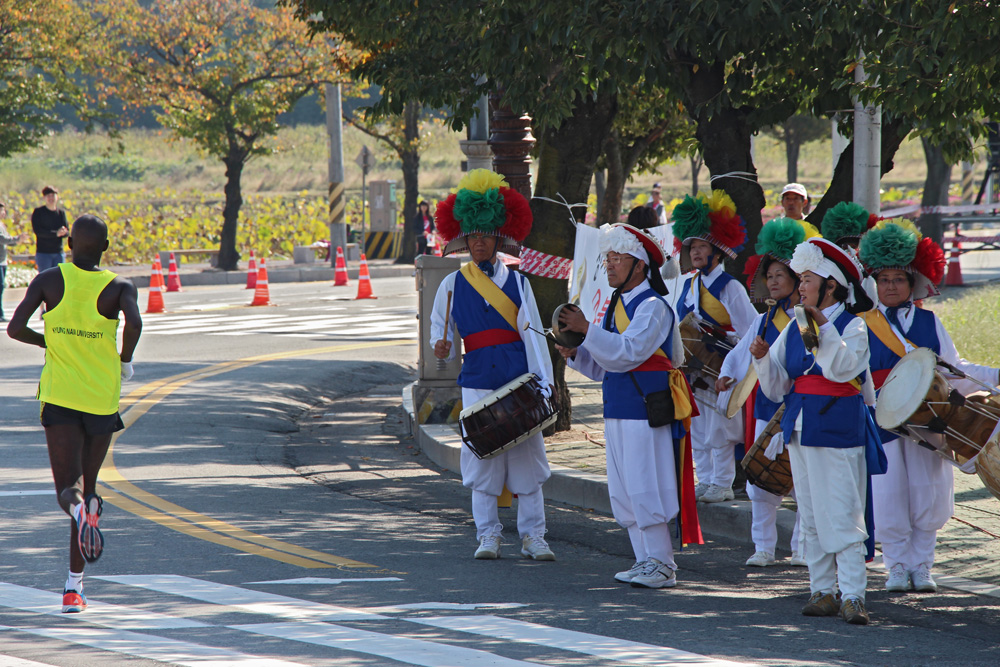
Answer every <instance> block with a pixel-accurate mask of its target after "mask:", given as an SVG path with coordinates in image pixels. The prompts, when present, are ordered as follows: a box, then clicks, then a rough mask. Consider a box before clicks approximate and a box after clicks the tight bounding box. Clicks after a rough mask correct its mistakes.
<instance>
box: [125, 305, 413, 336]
mask: <svg viewBox="0 0 1000 667" xmlns="http://www.w3.org/2000/svg"><path fill="white" fill-rule="evenodd" d="M294 310H295V311H297V312H302V311H309V312H310V314H308V315H300V314H294V315H289V314H279V313H260V312H256V313H252V314H245V315H240V314H234V313H228V312H224V313H190V314H188V313H171V314H164V315H156V316H150V317H147V318H145V319H144V326H143V333H144V334H146V335H191V334H202V335H208V336H246V335H252V334H274V335H290V336H296V337H302V332H311V333H313V334H325V335H331V336H356V335H368V334H383V335H385V334H387V332H389V334H388V335H392V336H395V337H400V336H404V337H410V336H412V337H416V336H417V335H418V333H417V321H416V311H415V310H413V309H412V308H409V307H393V308H384V307H383V308H379V309H377V310H372V309H365V310H364V311H363V312H358V311H354V312H348V311H347V310H346V309H345V308H342V307H326V306H324V307H321V308H308V309H307V308H297V309H294Z"/></svg>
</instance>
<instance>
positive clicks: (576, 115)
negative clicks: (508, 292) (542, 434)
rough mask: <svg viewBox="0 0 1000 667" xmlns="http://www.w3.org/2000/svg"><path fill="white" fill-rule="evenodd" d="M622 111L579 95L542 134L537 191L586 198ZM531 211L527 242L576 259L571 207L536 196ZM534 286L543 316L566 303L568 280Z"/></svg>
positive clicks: (562, 388)
mask: <svg viewBox="0 0 1000 667" xmlns="http://www.w3.org/2000/svg"><path fill="white" fill-rule="evenodd" d="M617 110H618V101H617V98H616V97H614V96H605V95H598V96H597V98H596V99H595V98H593V97H588V98H586V99H584V98H577V99H576V101H575V104H574V107H573V115H572V116H570V117H569V118H567V119H566V120H564V121H563V123H562V125H560V126H559V127H558V128H551V129H547V130H545V131H544V132H543V134H542V136H541V139H540V140H539V143H538V175H537V180H536V183H535V194H536V195H538V196H541V197H548V198H549V199H556V200H558V198H557V197H556V195H557V194H561V195H562V196H563V197H565V198H566V201H568V202H570V203H576V202H581V201H587V194H588V193H589V192H590V179H591V178H592V177H593V173H594V167H595V165H596V164H597V159H598V157H600V155H601V151H602V149H603V148H604V142H605V139H606V138H607V136H608V133H609V132H610V131H611V123H612V121H613V120H614V117H615V113H616V112H617ZM531 212H532V214H533V215H534V218H535V222H534V225H533V227H532V229H531V234H529V235H528V238H527V239H526V240H525V245H526V246H527V247H529V248H533V249H535V250H538V251H541V252H544V253H548V254H550V255H556V256H557V257H572V256H573V246H574V244H575V242H576V240H575V234H574V233H573V231H572V229H571V223H570V221H569V219H568V215H569V213H568V211H567V210H566V207H565V206H561V205H559V204H553V203H551V202H548V201H543V200H541V199H533V200H532V201H531ZM573 212H574V215H575V216H576V220H577V222H578V223H582V222H583V220H584V209H582V208H579V209H574V211H573ZM531 284H532V289H533V290H534V292H535V298H536V300H537V302H538V309H539V314H540V315H541V317H542V321H543V322H546V321H548V319H549V318H550V317H551V316H552V312H553V311H554V310H555V309H556V307H557V306H559V304H562V303H565V302H566V299H567V298H568V295H567V291H566V290H567V283H566V281H565V280H554V279H551V278H539V277H537V276H531ZM549 351H550V353H551V355H552V366H553V370H554V373H555V382H556V400H557V401H558V402H559V405H560V410H559V418H558V420H557V421H556V424H555V430H557V431H565V430H567V429H569V428H570V420H571V417H572V406H571V404H570V396H569V391H568V389H567V387H566V379H565V370H566V364H565V362H564V361H563V359H562V357H561V356H560V355H559V354H558V353H557V352H556V351H555V348H553V347H551V346H550V349H549Z"/></svg>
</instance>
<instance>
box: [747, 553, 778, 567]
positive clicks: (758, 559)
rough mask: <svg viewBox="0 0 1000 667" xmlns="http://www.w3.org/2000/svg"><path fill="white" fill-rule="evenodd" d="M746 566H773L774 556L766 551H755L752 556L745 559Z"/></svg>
mask: <svg viewBox="0 0 1000 667" xmlns="http://www.w3.org/2000/svg"><path fill="white" fill-rule="evenodd" d="M747 565H749V566H750V567H767V566H768V565H774V554H772V553H768V552H766V551H757V552H755V553H754V555H753V556H750V558H747Z"/></svg>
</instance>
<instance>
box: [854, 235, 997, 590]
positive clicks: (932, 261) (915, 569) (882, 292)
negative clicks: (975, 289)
mask: <svg viewBox="0 0 1000 667" xmlns="http://www.w3.org/2000/svg"><path fill="white" fill-rule="evenodd" d="M859 256H860V258H861V262H862V263H863V264H864V265H865V267H866V269H867V271H868V273H869V274H870V275H872V276H874V278H875V285H876V287H877V289H878V306H877V308H875V309H873V310H871V311H869V312H867V313H863V314H862V315H861V317H863V318H864V319H865V321H866V322H867V324H868V339H869V348H870V350H871V360H870V364H871V370H872V379H873V380H874V382H875V387H876V389H881V387H882V383H883V382H885V379H886V376H887V375H888V374H889V372H890V371H891V370H892V367H893V366H895V365H896V363H897V362H898V361H899V360H900V358H901V357H903V356H904V355H905V354H906V353H908V352H912V351H913V350H914V349H915V348H917V347H926V348H930V349H931V350H933V351H934V352H935V354H937V355H938V356H939V357H941V358H942V359H943V360H944V361H946V362H948V363H950V364H951V365H953V366H955V367H957V368H958V369H960V370H962V371H963V372H965V373H966V374H968V375H969V376H970V377H973V378H975V379H977V380H980V381H982V382H985V383H988V384H990V385H993V386H996V385H997V380H998V378H997V369H995V368H989V367H986V366H979V365H976V364H972V363H969V362H967V361H965V360H964V359H962V358H960V357H959V356H958V351H957V350H956V349H955V344H954V343H953V342H952V340H951V336H949V335H948V332H947V331H945V329H944V327H943V326H942V325H941V320H939V319H938V318H937V316H936V315H935V314H934V313H933V312H931V311H929V310H925V309H922V308H915V307H914V306H913V301H914V300H915V299H926V298H928V297H932V296H936V295H937V294H938V291H937V288H936V287H935V285H937V284H938V283H940V282H941V279H942V278H943V277H944V266H945V260H944V253H943V252H942V251H941V248H940V247H939V246H938V245H937V244H936V243H934V241H932V240H931V239H930V238H927V237H924V236H922V235H921V234H920V232H919V231H917V228H916V227H914V226H913V223H911V222H909V221H906V220H902V221H898V222H896V221H888V220H886V221H883V222H880V223H878V224H877V225H876V226H875V228H874V229H872V230H871V231H869V232H868V233H867V234H865V235H864V236H863V237H862V238H861V245H860V247H859ZM879 434H880V435H881V437H882V446H883V448H884V449H885V454H886V457H887V458H888V461H889V468H888V470H887V471H886V474H884V475H880V476H878V477H873V478H872V492H873V500H874V504H875V538H876V540H878V541H880V542H881V543H882V558H883V560H884V561H885V567H886V569H887V570H888V571H889V578H888V580H887V581H886V584H885V589H886V590H887V591H896V592H902V591H907V590H910V589H911V588H912V589H913V590H916V591H924V592H933V591H936V590H937V583H936V582H935V581H934V578H933V577H932V576H931V568H932V567H933V565H934V545H935V542H936V540H937V531H938V530H939V529H940V528H941V527H942V526H944V524H945V523H946V522H947V521H948V519H949V518H950V517H951V515H952V513H953V510H954V476H953V471H952V466H951V464H950V463H948V461H946V460H945V459H944V458H942V457H940V456H938V455H936V454H935V453H934V452H932V451H931V450H929V449H927V448H925V447H922V446H920V445H918V444H917V443H915V442H913V441H912V440H910V439H908V438H901V437H900V436H898V435H896V434H895V433H890V432H889V431H883V430H880V431H879Z"/></svg>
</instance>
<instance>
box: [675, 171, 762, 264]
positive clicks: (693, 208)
mask: <svg viewBox="0 0 1000 667" xmlns="http://www.w3.org/2000/svg"><path fill="white" fill-rule="evenodd" d="M670 218H671V219H672V220H673V221H674V224H673V227H672V228H671V229H672V231H673V234H674V252H675V254H677V255H678V256H679V257H680V261H681V271H683V272H684V273H687V272H688V271H693V270H694V267H693V266H692V265H691V242H692V241H694V240H695V239H701V240H702V241H706V242H707V243H710V244H712V246H713V247H715V248H718V249H719V250H721V251H722V252H723V254H725V256H726V257H728V258H729V259H736V255H738V254H739V253H740V251H741V250H743V246H744V245H746V242H747V225H746V222H745V221H744V220H743V218H741V217H740V216H738V215H737V214H736V204H735V203H734V202H733V199H732V197H730V196H729V195H727V194H726V191H725V190H712V192H711V194H708V195H706V194H705V193H703V192H699V193H698V196H697V197H692V196H691V195H687V196H685V197H684V201H682V202H681V203H680V204H678V205H677V206H675V207H674V210H673V212H672V213H671V214H670Z"/></svg>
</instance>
